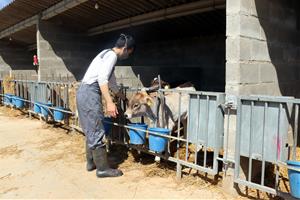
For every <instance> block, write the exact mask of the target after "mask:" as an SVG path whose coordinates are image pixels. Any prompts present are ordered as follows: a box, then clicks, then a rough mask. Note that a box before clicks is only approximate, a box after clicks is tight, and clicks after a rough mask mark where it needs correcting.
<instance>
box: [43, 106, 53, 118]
mask: <svg viewBox="0 0 300 200" xmlns="http://www.w3.org/2000/svg"><path fill="white" fill-rule="evenodd" d="M46 106H52V103H44V104H42V105H41V113H42V116H43V117H48V115H49V108H48V107H46Z"/></svg>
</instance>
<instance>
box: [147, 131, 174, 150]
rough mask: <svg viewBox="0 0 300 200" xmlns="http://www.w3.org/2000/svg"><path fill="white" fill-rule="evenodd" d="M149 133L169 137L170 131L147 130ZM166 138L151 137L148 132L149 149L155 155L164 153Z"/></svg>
mask: <svg viewBox="0 0 300 200" xmlns="http://www.w3.org/2000/svg"><path fill="white" fill-rule="evenodd" d="M149 131H151V132H155V133H160V134H163V135H169V133H170V130H169V129H165V128H149ZM167 141H168V140H167V138H164V137H161V136H157V135H153V134H151V133H150V132H149V149H150V150H151V151H155V152H157V153H161V152H164V151H165V149H166V145H167Z"/></svg>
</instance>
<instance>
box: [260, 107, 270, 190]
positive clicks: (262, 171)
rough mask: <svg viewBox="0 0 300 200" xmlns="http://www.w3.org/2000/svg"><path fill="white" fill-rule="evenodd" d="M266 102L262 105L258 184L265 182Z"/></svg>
mask: <svg viewBox="0 0 300 200" xmlns="http://www.w3.org/2000/svg"><path fill="white" fill-rule="evenodd" d="M267 109H268V102H265V106H264V120H263V134H262V147H261V151H262V156H261V162H262V165H261V168H262V169H261V180H260V184H261V185H264V182H265V154H264V151H265V149H264V142H265V132H266V121H267V119H268V110H267Z"/></svg>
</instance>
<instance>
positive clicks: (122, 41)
mask: <svg viewBox="0 0 300 200" xmlns="http://www.w3.org/2000/svg"><path fill="white" fill-rule="evenodd" d="M115 47H117V48H122V47H126V48H127V49H134V48H135V41H134V39H133V37H132V36H131V35H125V34H121V35H120V37H119V38H118V40H117V42H116V44H115Z"/></svg>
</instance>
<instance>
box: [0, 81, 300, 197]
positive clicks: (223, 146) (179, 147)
mask: <svg viewBox="0 0 300 200" xmlns="http://www.w3.org/2000/svg"><path fill="white" fill-rule="evenodd" d="M158 80H159V82H160V77H159V78H158ZM13 82H14V87H15V88H14V91H15V94H14V95H16V96H18V97H21V98H22V99H24V101H25V102H27V107H26V109H28V110H29V111H30V112H32V110H33V106H34V105H35V104H38V105H39V104H40V105H43V106H45V107H46V108H48V109H49V110H53V111H54V110H58V111H61V112H64V113H65V114H67V115H68V116H72V119H73V121H72V123H70V124H69V123H68V122H67V125H68V126H70V127H72V128H74V129H77V130H79V131H82V130H81V128H80V123H79V120H78V115H77V114H76V113H77V110H76V108H73V110H70V98H71V97H70V94H69V88H70V87H71V83H68V82H36V81H24V80H14V81H13ZM120 89H121V91H122V92H123V94H125V96H129V94H130V93H136V92H139V91H141V90H142V89H141V88H140V87H138V88H129V87H124V86H123V85H121V86H120ZM144 91H151V89H149V88H145V89H144ZM4 92H5V91H4V87H3V80H0V100H1V102H2V101H3V96H4ZM156 92H157V95H156V97H153V98H156V100H157V99H159V98H160V102H161V105H160V112H164V109H165V107H164V105H167V104H168V102H166V101H165V99H164V97H165V96H166V95H169V94H173V95H174V97H175V98H176V99H175V101H177V107H176V108H172V109H174V110H176V111H174V112H176V113H182V112H181V111H183V109H186V113H185V115H186V116H187V121H184V120H183V119H181V117H178V120H177V121H176V122H174V128H173V131H172V132H171V133H170V134H169V135H165V134H161V133H158V132H155V131H150V130H145V129H140V128H135V127H132V126H128V125H127V124H128V122H129V120H128V119H126V118H125V116H124V111H125V110H126V108H127V104H126V101H123V100H121V99H118V102H117V104H118V106H119V107H118V110H119V117H118V118H117V119H114V120H113V121H106V120H105V121H104V123H107V124H111V125H113V126H112V129H111V130H110V133H109V135H108V144H111V143H116V144H122V145H126V146H128V147H130V148H132V149H136V150H137V151H139V152H145V153H147V154H151V155H155V156H157V157H160V158H163V159H165V160H168V161H171V162H173V163H176V171H177V176H178V177H181V176H182V171H183V167H188V168H192V169H195V170H198V171H200V172H204V173H206V174H210V175H217V174H218V172H219V171H220V170H221V165H220V164H223V167H224V168H223V170H224V171H225V175H226V171H227V167H228V166H229V164H232V165H231V166H234V168H235V169H234V170H235V171H234V182H235V183H236V184H238V185H244V186H247V187H249V188H254V189H258V190H261V191H265V192H268V193H271V194H279V193H280V191H279V188H278V184H279V181H280V178H279V168H280V167H285V168H288V169H293V170H295V171H300V170H299V169H294V168H292V167H290V166H287V165H286V164H285V162H286V160H288V159H292V160H296V147H297V144H298V143H297V142H298V141H299V134H298V132H299V128H298V122H299V107H300V99H294V98H290V97H269V96H237V105H233V104H232V103H228V102H227V103H226V102H225V93H217V92H200V91H188V90H182V89H162V88H161V87H159V88H158V89H157V90H156ZM187 99H188V100H187ZM48 102H50V103H51V104H50V105H47V104H46V103H48ZM45 104H46V105H45ZM60 107H61V108H60ZM232 111H235V112H236V120H237V121H236V131H235V132H234V134H233V135H232V136H231V133H230V131H229V129H230V123H232V122H233V121H231V115H235V114H232ZM233 113H234V112H233ZM225 116H227V121H226V123H225V122H224V121H225V120H224V119H226V118H225ZM145 120H146V119H144V118H141V119H140V121H141V122H144V121H145ZM67 121H68V120H67ZM165 123H166V121H164V120H163V121H162V124H160V125H161V127H164V125H166V124H165ZM234 123H235V122H234ZM150 124H151V125H152V126H154V127H156V126H157V125H158V124H159V123H158V121H155V122H154V123H150ZM169 128H170V127H169ZM130 129H131V130H136V131H141V132H144V133H145V132H146V135H147V136H150V134H151V135H154V136H159V137H161V138H165V139H166V140H167V145H166V148H165V151H164V152H161V153H157V152H155V151H151V150H150V148H149V146H148V144H147V142H146V143H145V144H143V145H133V144H131V143H130V138H129V134H128V130H130ZM182 130H184V131H182ZM229 137H234V138H231V140H232V139H234V141H235V147H233V148H232V149H235V151H234V152H235V156H234V158H229V157H228V151H229ZM270 165H271V166H272V165H273V166H275V180H274V183H272V185H270V184H269V183H267V182H266V173H267V171H266V168H267V167H268V166H270ZM257 172H258V174H259V178H257V177H256V175H257V174H256V173H257Z"/></svg>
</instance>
